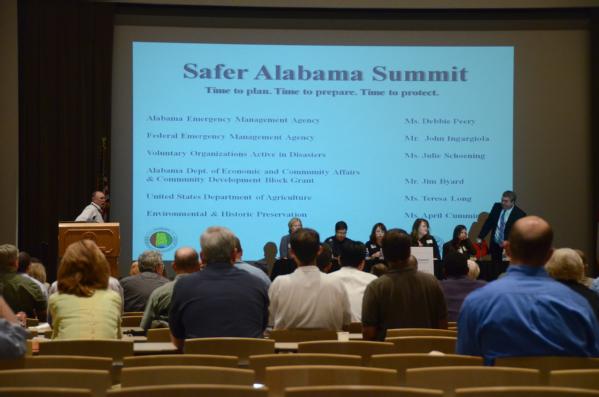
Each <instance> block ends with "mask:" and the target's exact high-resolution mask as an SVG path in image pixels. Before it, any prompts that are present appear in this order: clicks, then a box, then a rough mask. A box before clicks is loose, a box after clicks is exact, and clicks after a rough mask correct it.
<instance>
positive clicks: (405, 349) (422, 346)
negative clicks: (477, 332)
mask: <svg viewBox="0 0 599 397" xmlns="http://www.w3.org/2000/svg"><path fill="white" fill-rule="evenodd" d="M385 342H392V343H393V344H394V345H395V353H429V352H431V351H439V352H441V353H445V354H455V345H456V342H457V338H455V337H449V336H398V337H395V338H387V339H385Z"/></svg>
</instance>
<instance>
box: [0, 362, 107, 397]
mask: <svg viewBox="0 0 599 397" xmlns="http://www.w3.org/2000/svg"><path fill="white" fill-rule="evenodd" d="M0 385H2V387H59V388H63V387H66V388H76V389H87V390H90V391H91V394H92V396H93V397H103V396H104V395H105V394H106V389H108V388H109V387H110V386H111V382H110V373H109V372H108V371H99V370H91V369H87V370H84V369H39V368H34V369H14V370H6V371H0Z"/></svg>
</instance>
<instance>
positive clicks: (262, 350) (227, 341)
mask: <svg viewBox="0 0 599 397" xmlns="http://www.w3.org/2000/svg"><path fill="white" fill-rule="evenodd" d="M184 351H185V354H213V355H226V356H237V357H239V360H240V361H247V360H248V357H249V356H252V355H255V354H273V353H274V352H275V341H274V340H269V339H255V338H197V339H187V340H186V341H185V349H184Z"/></svg>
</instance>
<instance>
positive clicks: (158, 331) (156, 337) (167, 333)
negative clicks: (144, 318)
mask: <svg viewBox="0 0 599 397" xmlns="http://www.w3.org/2000/svg"><path fill="white" fill-rule="evenodd" d="M146 337H147V338H148V340H147V341H148V342H170V341H171V330H170V329H169V328H150V329H149V330H148V332H147V333H146Z"/></svg>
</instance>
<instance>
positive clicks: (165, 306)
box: [140, 247, 200, 331]
mask: <svg viewBox="0 0 599 397" xmlns="http://www.w3.org/2000/svg"><path fill="white" fill-rule="evenodd" d="M173 270H174V271H175V274H176V276H175V280H174V281H171V282H168V283H166V284H164V285H163V286H161V287H158V288H156V289H155V290H154V291H152V294H151V295H150V298H149V299H148V303H147V304H146V309H145V311H144V316H143V318H142V319H141V324H140V327H142V328H143V329H145V330H146V331H147V330H148V328H168V312H169V310H170V307H171V297H172V295H173V287H174V286H175V283H176V282H177V281H178V280H179V279H181V278H182V277H184V276H187V275H188V274H191V273H194V272H197V271H198V270H200V258H199V256H198V253H197V252H196V250H194V249H193V248H190V247H182V248H179V249H178V250H177V251H176V252H175V261H174V262H173Z"/></svg>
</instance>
